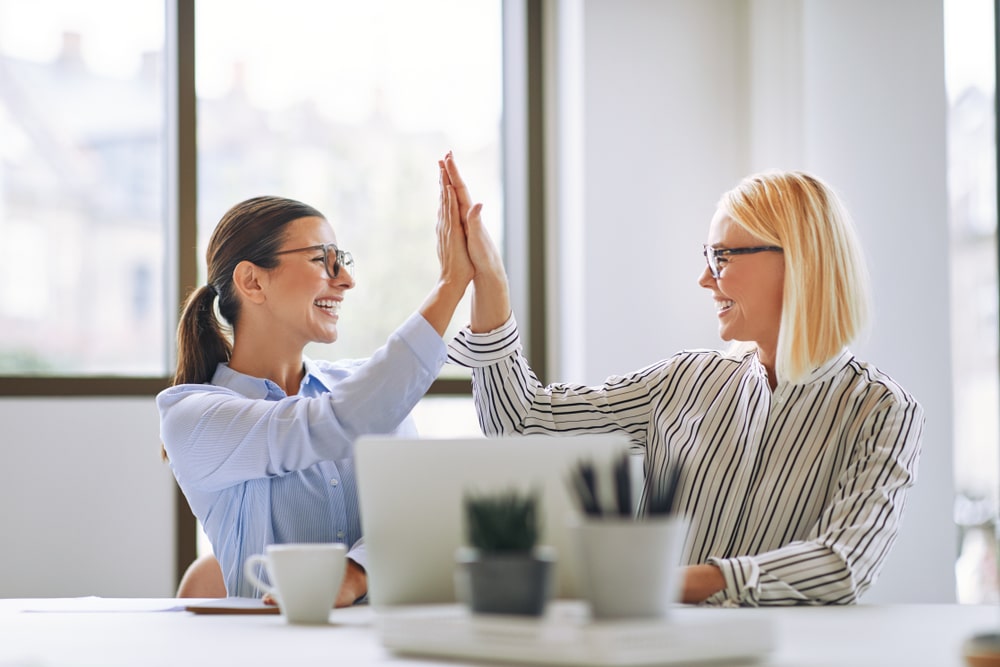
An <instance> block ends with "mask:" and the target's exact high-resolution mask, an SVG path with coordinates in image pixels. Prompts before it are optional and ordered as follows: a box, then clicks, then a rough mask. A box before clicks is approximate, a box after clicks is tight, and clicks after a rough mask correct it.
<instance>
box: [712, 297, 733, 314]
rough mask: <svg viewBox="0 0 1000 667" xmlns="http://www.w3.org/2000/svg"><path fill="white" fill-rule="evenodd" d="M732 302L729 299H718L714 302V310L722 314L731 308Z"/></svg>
mask: <svg viewBox="0 0 1000 667" xmlns="http://www.w3.org/2000/svg"><path fill="white" fill-rule="evenodd" d="M733 303H734V302H733V301H732V300H731V299H719V300H718V301H716V302H715V310H716V312H719V313H724V312H725V311H727V310H729V309H730V308H732V307H733Z"/></svg>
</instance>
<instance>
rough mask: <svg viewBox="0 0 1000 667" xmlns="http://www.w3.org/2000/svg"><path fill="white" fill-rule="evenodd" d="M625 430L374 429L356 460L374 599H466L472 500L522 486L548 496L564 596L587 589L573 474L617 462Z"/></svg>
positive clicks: (549, 541)
mask: <svg viewBox="0 0 1000 667" xmlns="http://www.w3.org/2000/svg"><path fill="white" fill-rule="evenodd" d="M627 442H628V441H627V439H626V438H625V437H624V436H621V435H588V436H572V437H548V436H515V437H506V438H490V439H486V438H467V439H454V440H425V439H403V438H388V437H377V436H365V437H362V438H360V439H359V440H358V442H357V445H356V450H355V465H356V472H357V478H358V494H359V499H360V503H361V525H362V532H363V534H364V537H365V544H366V548H367V552H368V597H369V600H370V601H371V603H372V604H373V605H376V606H392V605H403V604H427V603H438V602H454V601H456V592H455V576H454V572H455V551H456V549H457V548H458V547H460V546H464V545H466V544H467V543H466V540H465V526H464V517H463V515H462V497H463V495H464V494H465V493H466V492H472V493H491V492H496V491H504V490H509V489H511V488H516V489H518V490H521V491H525V490H530V489H538V490H539V491H540V494H541V502H542V505H541V510H542V512H541V516H542V524H541V538H540V539H539V544H543V545H551V546H553V547H555V549H556V554H557V561H556V591H555V595H556V597H562V598H573V597H579V596H580V587H579V586H578V583H579V582H578V581H577V576H576V573H577V570H578V568H577V564H576V561H575V559H574V554H573V549H572V548H571V546H570V544H571V542H570V534H569V529H568V520H569V519H570V518H571V517H573V516H577V514H578V511H579V510H578V508H577V507H576V504H575V500H573V499H572V498H571V497H570V493H569V488H568V485H567V478H568V473H569V471H570V469H571V468H572V466H573V465H575V464H576V463H577V462H578V461H580V460H582V459H587V460H591V461H593V462H595V463H597V464H598V465H601V466H606V467H610V463H611V461H612V460H613V458H614V457H615V456H618V455H620V454H621V453H622V452H624V451H627V449H628V445H627Z"/></svg>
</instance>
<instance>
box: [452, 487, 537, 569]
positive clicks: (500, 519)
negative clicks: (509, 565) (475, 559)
mask: <svg viewBox="0 0 1000 667" xmlns="http://www.w3.org/2000/svg"><path fill="white" fill-rule="evenodd" d="M463 504H464V507H465V521H466V535H467V537H468V540H469V544H470V545H471V546H472V547H474V548H476V549H479V550H480V551H482V552H489V553H496V552H523V551H531V550H532V549H533V548H534V547H535V544H536V543H537V542H538V534H539V523H540V521H539V514H538V506H539V505H540V500H539V496H538V493H537V492H531V493H523V492H519V491H517V490H513V489H512V490H509V491H504V492H499V493H495V494H479V495H475V494H468V493H467V494H466V495H465V498H464V502H463Z"/></svg>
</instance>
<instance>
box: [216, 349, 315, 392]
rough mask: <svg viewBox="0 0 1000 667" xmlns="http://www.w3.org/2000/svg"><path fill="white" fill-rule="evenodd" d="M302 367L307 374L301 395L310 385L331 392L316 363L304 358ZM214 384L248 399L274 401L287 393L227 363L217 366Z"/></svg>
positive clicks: (270, 382) (303, 381)
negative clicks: (234, 368)
mask: <svg viewBox="0 0 1000 667" xmlns="http://www.w3.org/2000/svg"><path fill="white" fill-rule="evenodd" d="M302 365H303V368H304V369H305V374H304V375H303V376H302V384H301V385H300V386H299V389H300V393H301V390H302V389H304V388H305V387H307V386H309V385H313V386H314V387H315V388H317V389H319V390H320V391H329V388H328V387H327V386H326V384H325V383H324V382H323V379H322V378H323V374H322V372H321V371H320V369H319V366H318V365H317V364H316V362H315V361H313V360H312V359H309V358H308V357H303V358H302ZM212 384H214V385H216V386H217V387H225V388H227V389H232V390H233V391H235V392H237V393H239V394H242V395H244V396H246V397H247V398H263V399H268V398H269V399H274V398H280V397H282V396H284V395H285V392H284V391H282V390H281V388H280V387H279V386H278V385H277V384H275V383H274V382H272V381H271V380H267V379H265V378H259V377H254V376H253V375H247V374H246V373H240V372H239V371H236V370H233V369H232V368H230V367H229V364H227V363H225V362H222V363H220V364H219V365H218V366H216V368H215V374H214V375H213V376H212Z"/></svg>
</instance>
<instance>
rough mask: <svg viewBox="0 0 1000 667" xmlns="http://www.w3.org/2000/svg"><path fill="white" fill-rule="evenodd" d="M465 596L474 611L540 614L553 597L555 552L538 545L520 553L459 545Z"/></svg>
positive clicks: (481, 612)
mask: <svg viewBox="0 0 1000 667" xmlns="http://www.w3.org/2000/svg"><path fill="white" fill-rule="evenodd" d="M456 561H457V562H458V566H459V570H460V574H461V575H464V581H463V582H462V585H463V586H464V587H465V589H466V590H465V591H464V593H465V597H466V598H467V602H468V604H469V607H470V608H471V609H472V611H473V612H474V613H476V614H518V615H522V616H541V615H542V614H544V613H545V605H546V604H547V603H548V601H549V600H550V599H551V598H552V591H553V585H554V583H555V578H554V577H555V553H554V551H553V550H551V549H545V548H537V549H535V550H533V551H529V552H520V553H484V552H480V551H478V550H477V549H459V552H458V554H457V555H456Z"/></svg>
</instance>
